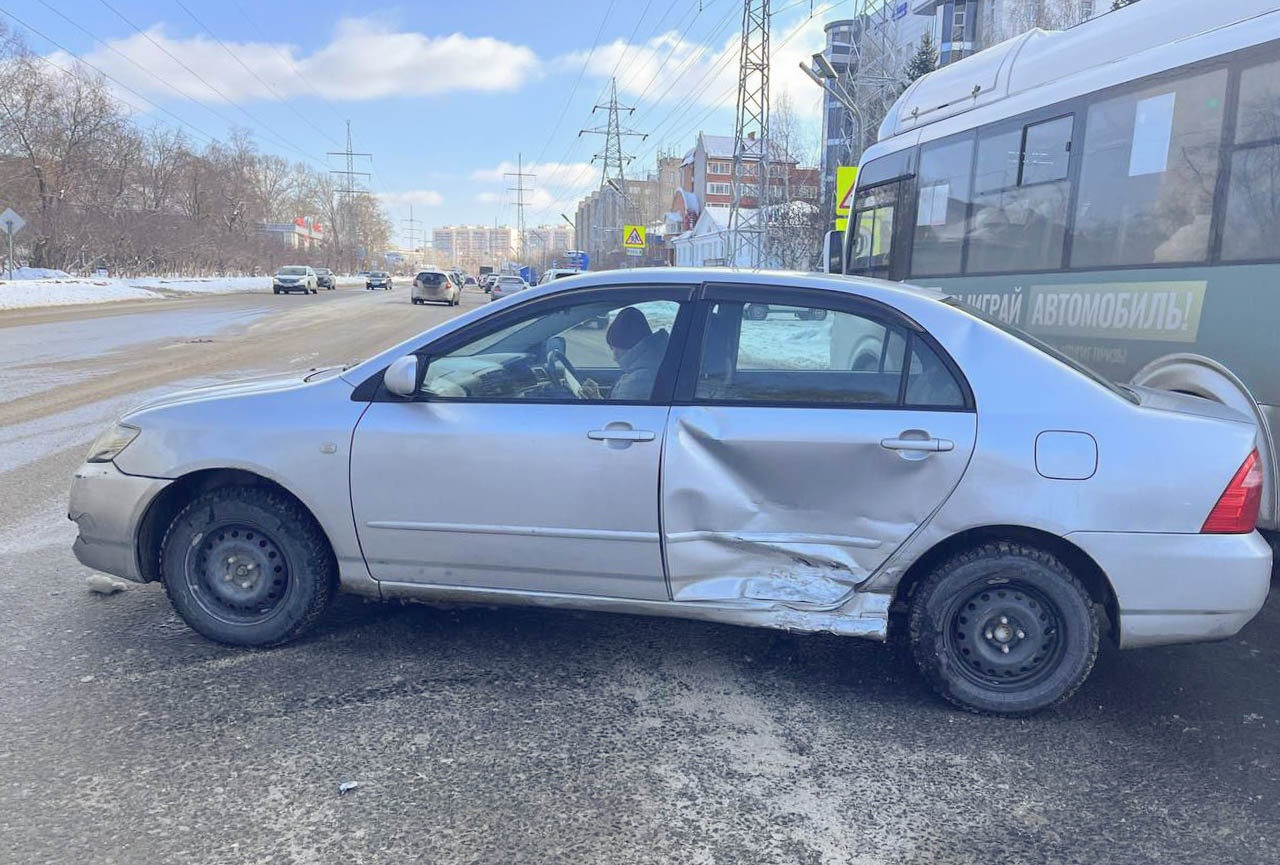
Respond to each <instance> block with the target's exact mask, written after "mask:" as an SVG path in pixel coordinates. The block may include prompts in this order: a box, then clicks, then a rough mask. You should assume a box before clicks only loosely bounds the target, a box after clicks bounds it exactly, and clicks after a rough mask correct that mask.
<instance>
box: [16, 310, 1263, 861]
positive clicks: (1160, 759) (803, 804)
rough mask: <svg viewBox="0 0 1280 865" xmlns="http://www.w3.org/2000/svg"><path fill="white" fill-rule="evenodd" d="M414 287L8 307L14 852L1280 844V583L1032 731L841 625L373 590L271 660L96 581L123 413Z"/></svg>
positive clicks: (595, 855)
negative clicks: (1255, 606)
mask: <svg viewBox="0 0 1280 865" xmlns="http://www.w3.org/2000/svg"><path fill="white" fill-rule="evenodd" d="M406 295H407V292H406V290H405V289H404V288H399V289H396V290H395V291H393V292H390V293H386V294H382V293H370V292H365V291H363V290H360V289H340V290H339V291H337V292H333V293H321V294H319V295H316V296H308V297H303V296H285V297H274V296H271V295H239V296H227V297H216V298H204V299H184V300H169V301H154V302H147V303H140V304H133V303H131V304H117V305H112V306H110V307H108V308H100V309H92V310H84V309H79V310H69V309H63V310H57V311H49V312H31V313H21V314H14V313H4V314H3V317H0V609H3V610H4V613H5V616H4V628H3V629H2V630H0V658H3V663H0V695H2V697H0V843H2V844H3V848H2V849H3V852H0V860H3V861H12V862H20V863H26V862H75V863H78V865H83V863H99V862H101V863H107V862H111V863H117V862H118V863H164V862H175V863H176V862H182V863H213V862H227V863H256V862H262V863H267V862H270V863H312V862H315V863H330V862H335V863H337V862H342V863H359V862H407V861H424V862H442V863H443V862H448V863H454V862H468V863H470V862H475V863H518V862H528V863H547V862H572V863H595V862H609V863H610V865H622V863H633V862H634V863H640V862H645V863H649V862H653V863H659V862H678V863H682V865H683V863H739V862H740V863H751V865H758V863H865V865H871V863H875V865H881V863H883V865H889V863H893V865H898V863H969V862H972V863H998V865H1004V863H1040V862H1045V863H1088V865H1098V863H1161V865H1166V863H1275V862H1280V688H1277V674H1278V673H1280V603H1278V602H1277V601H1276V600H1275V597H1274V594H1275V593H1273V598H1272V600H1271V602H1270V603H1269V604H1268V606H1267V608H1266V609H1265V610H1264V611H1263V613H1262V614H1261V615H1260V616H1259V618H1258V619H1257V620H1255V621H1254V622H1253V623H1251V624H1250V625H1249V626H1248V627H1247V628H1246V629H1245V630H1244V632H1243V633H1242V634H1240V635H1239V636H1238V637H1237V638H1234V639H1232V640H1228V641H1226V642H1222V643H1216V644H1211V645H1201V646H1184V647H1175V648H1167V649H1149V650H1145V651H1138V652H1126V653H1119V652H1115V651H1110V650H1107V651H1104V652H1103V654H1102V656H1101V657H1100V659H1099V662H1098V665H1097V667H1096V668H1095V670H1094V673H1093V676H1092V678H1091V679H1090V680H1089V682H1088V683H1086V685H1085V686H1084V688H1083V689H1082V690H1081V691H1080V692H1079V693H1078V694H1077V695H1076V697H1075V698H1074V699H1073V700H1072V701H1071V702H1070V703H1068V704H1067V705H1066V706H1065V707H1063V708H1062V709H1060V710H1058V711H1054V712H1050V713H1046V714H1043V715H1040V716H1037V717H1035V718H1031V719H1026V720H1016V721H1008V720H995V719H990V718H980V717H974V716H970V715H966V714H963V713H960V712H957V711H954V710H952V709H949V708H948V707H946V706H945V705H944V704H942V703H941V702H940V701H939V700H938V699H936V698H935V697H933V696H932V694H931V693H930V692H929V691H928V690H927V689H926V687H925V686H924V685H923V684H922V682H921V681H920V680H919V679H918V677H917V676H916V674H915V671H914V670H913V668H912V667H911V665H910V664H909V662H908V660H907V659H906V657H905V655H904V653H903V652H901V651H900V650H897V649H895V648H892V647H886V646H882V645H878V644H874V643H868V642H861V641H853V640H844V639H838V638H834V637H800V636H794V637H793V636H789V635H785V634H775V633H771V632H765V631H753V630H748V629H740V628H733V627H729V626H718V625H707V624H700V623H693V622H681V621H665V620H658V619H645V618H638V617H629V616H615V615H605V614H599V615H583V614H572V613H565V612H555V611H542V610H532V609H511V610H490V609H458V610H440V609H434V608H427V607H421V606H392V605H386V606H383V605H378V604H372V603H365V602H363V601H361V600H358V599H354V598H343V599H340V601H339V602H338V604H337V605H336V606H335V608H334V609H333V610H332V612H331V614H330V615H329V617H328V618H327V619H326V620H325V621H324V622H323V623H322V625H321V627H320V628H319V629H318V630H317V631H316V632H315V633H313V634H312V635H310V636H309V637H307V638H306V639H305V640H303V641H301V642H299V643H297V644H294V645H290V646H287V647H284V648H280V649H274V650H270V651H242V650H234V649H229V648H225V647H221V646H218V645H215V644H213V643H210V642H207V641H205V640H203V639H201V638H200V637H198V636H196V635H195V634H194V633H192V632H191V631H189V630H188V629H187V628H186V627H185V626H184V625H183V624H182V623H181V622H180V621H179V620H178V618H177V617H176V615H175V614H174V613H173V612H172V610H171V609H170V607H169V604H168V602H167V601H166V599H165V597H164V593H163V591H162V590H161V589H160V588H159V587H157V586H155V585H148V586H131V587H130V588H129V589H128V590H127V591H125V592H123V593H121V594H117V595H113V596H110V597H103V596H99V595H95V594H91V593H90V592H88V591H87V590H86V587H85V579H86V577H87V576H88V574H89V572H88V571H86V570H85V569H84V568H82V567H81V566H80V565H79V564H78V563H77V562H76V561H75V559H74V557H73V556H72V555H71V551H70V543H71V540H72V538H73V537H74V529H73V526H72V525H71V524H70V523H69V522H67V520H66V517H65V505H66V490H67V486H68V482H69V479H70V476H71V473H72V471H73V470H74V469H75V467H76V466H77V465H78V464H79V462H80V460H81V459H82V457H83V454H84V450H85V447H86V446H87V444H88V442H89V440H90V439H91V438H92V437H93V436H94V435H96V433H97V432H98V431H99V430H100V429H101V428H102V427H103V426H104V425H105V424H106V423H108V422H109V421H110V420H111V418H112V417H113V416H114V415H115V414H117V413H119V412H120V411H122V410H124V409H126V408H128V406H129V405H130V404H131V403H134V402H136V401H138V400H139V399H140V398H141V396H142V395H143V394H150V393H155V392H160V391H163V390H165V389H169V388H172V387H175V386H179V385H185V384H190V383H199V382H207V381H212V380H217V379H221V378H225V377H229V376H232V375H244V374H257V373H264V372H269V371H272V370H279V369H284V368H287V369H305V368H308V367H311V366H321V365H325V364H328V363H337V362H343V361H346V360H349V359H351V358H353V357H359V356H362V355H367V354H368V353H370V352H372V351H373V350H374V349H376V348H378V347H380V346H385V345H388V344H390V343H392V342H394V341H396V340H399V339H401V338H403V337H406V336H409V335H411V334H412V333H414V332H416V331H418V330H420V329H422V328H424V327H426V326H427V325H429V324H431V323H434V322H436V321H440V320H442V319H443V318H445V317H447V316H448V315H451V314H452V310H448V309H445V308H440V307H415V306H411V305H410V304H409V303H408V300H407V296H406ZM480 302H482V298H481V296H480V295H478V294H476V293H474V292H469V293H468V294H467V295H466V297H465V300H464V305H463V307H462V309H463V310H465V309H467V308H468V307H469V306H471V305H474V304H477V303H480ZM1206 579H1212V575H1211V574H1206ZM348 781H352V782H356V783H358V784H359V786H358V787H356V788H355V789H354V790H352V791H351V792H349V793H347V794H346V795H345V796H339V795H338V787H339V785H340V784H342V783H343V782H348Z"/></svg>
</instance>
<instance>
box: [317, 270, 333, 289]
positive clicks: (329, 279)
mask: <svg viewBox="0 0 1280 865" xmlns="http://www.w3.org/2000/svg"><path fill="white" fill-rule="evenodd" d="M316 287H317V288H327V289H329V290H330V291H333V290H334V289H335V288H337V287H338V277H337V276H336V275H334V272H333V271H332V270H330V269H329V268H327V267H317V268H316Z"/></svg>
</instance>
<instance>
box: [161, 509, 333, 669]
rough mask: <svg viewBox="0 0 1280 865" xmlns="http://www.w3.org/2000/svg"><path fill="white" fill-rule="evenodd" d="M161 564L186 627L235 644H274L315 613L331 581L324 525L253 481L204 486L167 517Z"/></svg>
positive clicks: (302, 626) (298, 631)
mask: <svg viewBox="0 0 1280 865" xmlns="http://www.w3.org/2000/svg"><path fill="white" fill-rule="evenodd" d="M160 557H161V558H160V570H161V575H162V578H163V581H164V587H165V591H166V593H167V594H168V595H169V600H170V601H171V602H172V603H173V606H174V609H176V610H177V611H178V614H179V615H180V616H182V618H183V620H184V621H185V622H186V623H187V624H188V625H190V626H191V628H192V629H193V630H195V631H197V632H199V633H201V634H203V635H204V636H206V637H208V638H209V639H211V640H216V641H217V642H219V643H227V644H230V645H234V646H274V645H278V644H280V643H284V642H288V641H289V640H292V639H294V638H295V637H298V636H299V635H301V634H302V633H304V632H305V631H306V630H308V629H309V628H310V627H312V626H313V625H314V624H315V623H316V621H317V620H318V619H319V618H320V616H321V614H322V613H323V612H324V610H325V608H326V607H327V606H328V604H329V601H330V598H331V597H332V595H333V592H334V586H335V584H336V573H335V567H334V563H333V558H332V556H331V554H330V552H329V546H328V542H327V541H326V540H325V537H324V533H323V532H322V531H321V530H320V527H319V526H318V525H317V524H316V522H315V520H314V519H313V518H312V517H311V515H310V514H309V513H307V511H306V510H305V509H304V508H303V507H302V506H301V505H300V504H298V503H297V502H296V501H294V500H293V499H291V498H289V497H288V496H286V495H283V494H281V493H279V492H276V491H272V490H266V489H262V488H258V487H223V488H220V489H214V490H210V491H209V492H206V493H203V494H201V495H199V496H197V497H196V498H194V499H192V500H191V502H190V503H189V504H188V505H187V506H186V507H185V508H183V509H182V510H181V511H180V512H179V513H178V515H177V516H176V517H175V518H174V520H173V522H172V523H171V524H170V525H169V529H168V531H167V532H166V533H165V537H164V540H163V541H162V543H161V547H160Z"/></svg>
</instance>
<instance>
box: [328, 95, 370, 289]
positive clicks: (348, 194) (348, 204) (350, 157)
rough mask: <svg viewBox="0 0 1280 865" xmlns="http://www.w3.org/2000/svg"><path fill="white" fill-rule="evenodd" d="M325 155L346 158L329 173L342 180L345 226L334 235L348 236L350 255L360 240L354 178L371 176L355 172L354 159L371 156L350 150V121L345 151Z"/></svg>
mask: <svg viewBox="0 0 1280 865" xmlns="http://www.w3.org/2000/svg"><path fill="white" fill-rule="evenodd" d="M325 155H326V156H343V157H346V168H331V169H329V173H330V174H333V175H337V176H339V177H341V178H343V180H342V183H343V187H342V190H341V192H342V207H341V210H342V214H343V216H342V219H343V222H345V223H346V225H344V226H343V227H342V231H339V232H336V233H337V234H339V235H341V234H342V233H343V232H345V233H347V234H348V235H349V237H348V239H349V240H350V241H351V251H352V253H355V251H356V247H357V246H359V245H360V238H359V236H358V233H357V230H356V224H355V205H354V200H355V194H356V192H357V191H363V190H357V189H356V178H357V177H363V178H366V179H368V178H370V177H372V176H373V175H372V174H370V173H369V172H368V171H356V170H355V167H356V166H355V159H356V157H357V156H359V157H361V158H362V159H365V158H367V159H372V158H373V154H372V153H356V152H355V151H354V150H352V149H351V121H350V120H348V121H347V149H346V150H331V151H329V152H328V153H326V154H325ZM353 260H354V257H353ZM349 269H350V270H351V271H355V270H356V268H354V267H352V268H349Z"/></svg>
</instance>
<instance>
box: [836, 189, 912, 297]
mask: <svg viewBox="0 0 1280 865" xmlns="http://www.w3.org/2000/svg"><path fill="white" fill-rule="evenodd" d="M908 186H910V179H909V178H902V179H899V180H893V181H890V182H888V183H881V184H879V185H877V186H873V187H871V188H869V189H859V190H858V193H857V195H856V196H855V197H854V202H853V211H852V212H851V213H850V214H849V228H848V235H847V237H846V240H845V248H846V250H847V251H848V256H849V262H848V266H847V267H846V268H845V273H854V274H858V275H859V276H872V277H875V278H877V279H901V278H902V275H903V273H904V271H905V267H903V265H902V263H901V262H900V260H899V259H900V258H901V255H902V252H903V250H901V249H899V248H898V247H901V246H902V245H903V244H901V243H899V244H897V245H895V244H894V242H893V241H894V235H895V234H897V233H898V232H899V230H900V227H901V225H902V219H903V217H904V210H905V205H906V204H907V203H908V202H909V201H910V198H909V195H908V190H907V187H908Z"/></svg>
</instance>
